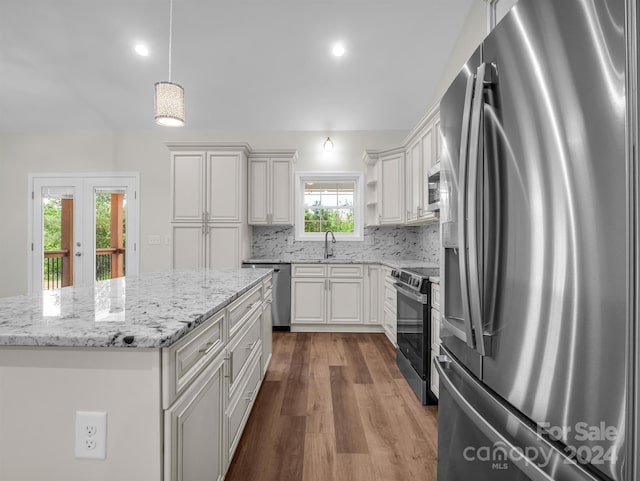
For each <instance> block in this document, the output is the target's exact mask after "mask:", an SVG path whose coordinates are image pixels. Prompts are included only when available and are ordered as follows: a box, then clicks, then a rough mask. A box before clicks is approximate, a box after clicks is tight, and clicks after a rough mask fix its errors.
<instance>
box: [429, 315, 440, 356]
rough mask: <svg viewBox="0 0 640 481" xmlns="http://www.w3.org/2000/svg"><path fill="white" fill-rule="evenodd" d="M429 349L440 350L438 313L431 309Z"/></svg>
mask: <svg viewBox="0 0 640 481" xmlns="http://www.w3.org/2000/svg"><path fill="white" fill-rule="evenodd" d="M431 349H433V350H435V351H437V350H438V349H440V311H439V310H437V309H431Z"/></svg>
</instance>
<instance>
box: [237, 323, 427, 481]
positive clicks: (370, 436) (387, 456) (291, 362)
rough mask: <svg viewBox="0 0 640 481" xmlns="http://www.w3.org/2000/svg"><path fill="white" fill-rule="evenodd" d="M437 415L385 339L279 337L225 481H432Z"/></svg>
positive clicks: (373, 336) (332, 335) (285, 334)
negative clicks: (417, 393) (401, 368)
mask: <svg viewBox="0 0 640 481" xmlns="http://www.w3.org/2000/svg"><path fill="white" fill-rule="evenodd" d="M437 431H438V428H437V407H435V406H422V405H421V404H420V402H419V401H418V400H417V398H416V397H415V395H414V394H413V392H412V391H411V389H410V388H409V386H408V384H407V383H406V381H405V380H404V378H403V377H402V374H401V373H400V371H399V370H398V368H397V366H396V361H395V350H394V349H393V346H392V345H391V344H390V343H389V341H388V340H387V339H386V337H385V336H384V334H339V333H288V332H274V333H273V357H272V359H271V365H270V366H269V370H268V371H267V375H266V377H265V380H264V381H263V383H262V387H261V389H260V393H259V394H258V397H257V399H256V403H255V406H254V408H253V411H252V413H251V416H250V417H249V420H248V422H247V426H246V428H245V431H244V434H243V435H242V439H241V440H240V444H239V445H238V448H237V450H236V453H235V456H234V459H233V461H232V463H231V466H230V467H229V472H228V473H227V477H226V480H227V481H297V480H300V481H332V480H340V481H343V480H344V481H360V480H362V481H370V480H371V481H411V480H418V479H419V480H421V481H435V480H436V463H437V458H436V456H437Z"/></svg>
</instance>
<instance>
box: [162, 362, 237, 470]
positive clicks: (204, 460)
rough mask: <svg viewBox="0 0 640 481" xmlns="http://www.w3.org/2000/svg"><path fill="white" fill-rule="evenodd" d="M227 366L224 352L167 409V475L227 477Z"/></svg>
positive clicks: (165, 426) (165, 425)
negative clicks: (225, 384)
mask: <svg viewBox="0 0 640 481" xmlns="http://www.w3.org/2000/svg"><path fill="white" fill-rule="evenodd" d="M224 370H225V355H224V353H222V354H221V355H219V356H218V357H217V358H216V359H215V360H214V361H213V362H211V363H210V364H209V366H208V367H207V368H206V369H205V370H204V371H203V372H202V374H200V376H198V379H197V380H196V381H195V382H194V383H193V384H192V385H191V386H190V387H189V388H188V389H187V390H186V391H185V393H184V394H183V395H182V396H180V398H179V399H178V401H177V402H176V403H174V404H173V406H171V407H170V408H169V409H167V410H166V411H165V414H164V437H165V473H166V475H167V476H166V478H165V479H172V480H179V481H206V480H211V481H219V480H222V479H224V474H225V471H226V463H225V459H226V457H225V454H226V453H225V452H224V451H225V450H224V437H223V426H224V405H225V389H224Z"/></svg>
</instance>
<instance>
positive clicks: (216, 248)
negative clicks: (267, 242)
mask: <svg viewBox="0 0 640 481" xmlns="http://www.w3.org/2000/svg"><path fill="white" fill-rule="evenodd" d="M172 233H173V243H172V245H173V247H172V248H173V268H174V269H196V268H199V267H209V268H212V269H238V268H239V267H240V260H241V259H242V258H243V257H246V255H247V252H248V244H249V240H248V239H249V238H250V235H249V234H248V231H247V227H246V226H245V225H241V224H198V223H174V224H173V225H172Z"/></svg>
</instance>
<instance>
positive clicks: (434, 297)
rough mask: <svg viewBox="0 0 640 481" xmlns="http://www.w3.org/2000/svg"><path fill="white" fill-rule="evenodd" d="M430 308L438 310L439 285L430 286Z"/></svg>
mask: <svg viewBox="0 0 640 481" xmlns="http://www.w3.org/2000/svg"><path fill="white" fill-rule="evenodd" d="M431 307H433V308H434V309H438V310H439V309H440V284H431Z"/></svg>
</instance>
